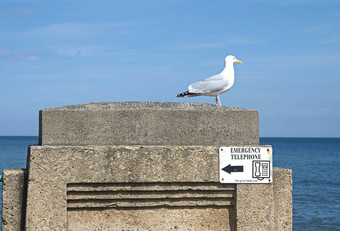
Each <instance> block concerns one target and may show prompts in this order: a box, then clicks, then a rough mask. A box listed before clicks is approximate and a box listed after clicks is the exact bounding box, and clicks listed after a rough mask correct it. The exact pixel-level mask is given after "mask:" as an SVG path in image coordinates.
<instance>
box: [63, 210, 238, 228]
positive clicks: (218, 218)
mask: <svg viewBox="0 0 340 231" xmlns="http://www.w3.org/2000/svg"><path fill="white" fill-rule="evenodd" d="M68 213H69V220H70V221H71V223H69V225H68V229H67V230H68V231H93V230H148V231H150V230H152V231H160V230H161V231H167V230H169V231H170V230H187V231H188V230H192V231H197V230H204V231H205V230H211V231H227V230H235V227H230V225H232V224H234V222H233V220H235V218H234V217H232V218H230V217H231V215H230V212H229V210H228V209H216V208H204V209H200V208H196V209H177V210H174V209H163V208H160V209H136V210H104V211H91V210H90V211H88V210H84V211H71V212H68ZM93 221H96V222H93Z"/></svg>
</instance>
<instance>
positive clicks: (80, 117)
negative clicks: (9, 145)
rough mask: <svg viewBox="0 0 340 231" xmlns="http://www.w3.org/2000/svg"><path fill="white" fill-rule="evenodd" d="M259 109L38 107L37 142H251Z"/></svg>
mask: <svg viewBox="0 0 340 231" xmlns="http://www.w3.org/2000/svg"><path fill="white" fill-rule="evenodd" d="M258 142H259V137H258V112H257V111H256V110H245V109H237V108H230V107H217V106H215V105H211V104H203V103H157V102H119V103H90V104H82V105H75V106H68V107H60V108H51V109H46V110H42V111H40V144H41V145H218V146H226V145H254V144H258Z"/></svg>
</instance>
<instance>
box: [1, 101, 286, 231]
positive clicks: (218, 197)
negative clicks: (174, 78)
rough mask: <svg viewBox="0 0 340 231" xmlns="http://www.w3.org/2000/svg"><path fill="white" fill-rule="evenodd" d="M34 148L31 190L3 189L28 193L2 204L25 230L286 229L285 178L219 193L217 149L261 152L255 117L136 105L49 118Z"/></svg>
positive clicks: (203, 107)
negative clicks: (253, 148) (11, 208)
mask: <svg viewBox="0 0 340 231" xmlns="http://www.w3.org/2000/svg"><path fill="white" fill-rule="evenodd" d="M40 144H41V145H40V146H31V147H30V148H29V155H28V166H27V171H28V177H27V188H26V187H25V186H24V184H21V186H20V187H18V186H16V185H18V184H17V182H19V181H18V180H13V182H12V181H7V183H6V184H4V190H10V188H13V190H16V191H17V192H19V191H20V190H19V188H21V191H20V192H21V193H22V192H26V191H27V202H25V200H24V199H22V200H20V198H22V197H20V196H19V197H20V198H17V197H15V198H14V197H13V198H11V197H10V196H8V197H6V198H4V200H6V201H7V202H9V203H11V204H12V205H13V206H16V207H17V208H19V210H21V218H25V229H26V230H291V229H292V197H291V191H292V181H291V171H290V170H287V169H278V168H275V169H274V178H273V183H272V184H256V185H254V184H238V185H235V184H221V183H219V176H218V174H219V160H218V156H219V154H218V150H219V147H220V146H230V145H258V113H257V111H254V110H244V109H233V108H227V107H216V106H212V105H208V104H174V103H136V102H129V103H94V104H85V105H76V106H69V107H62V108H54V109H47V110H42V111H41V112H40ZM274 152H275V150H274ZM19 175H20V174H19ZM6 177H8V179H9V177H10V174H5V173H4V180H5V178H6ZM23 179H24V178H23ZM10 182H12V183H10ZM15 188H16V189H15ZM7 195H9V194H7ZM24 206H27V208H26V215H25V213H24V212H25V209H24ZM4 212H5V213H3V217H6V216H9V213H10V211H9V210H6V211H4ZM20 220H22V219H20ZM12 223H13V224H14V223H16V222H12ZM16 224H18V225H19V226H20V225H22V222H21V223H20V224H19V223H16ZM13 227H14V226H13ZM6 230H17V229H15V228H9V227H7V228H6V227H5V228H4V229H3V231H6Z"/></svg>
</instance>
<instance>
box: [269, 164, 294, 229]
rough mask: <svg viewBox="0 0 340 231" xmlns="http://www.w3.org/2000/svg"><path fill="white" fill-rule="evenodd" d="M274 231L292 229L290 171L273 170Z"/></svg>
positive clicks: (291, 182) (282, 169) (291, 181)
mask: <svg viewBox="0 0 340 231" xmlns="http://www.w3.org/2000/svg"><path fill="white" fill-rule="evenodd" d="M273 177H274V181H275V182H274V188H273V191H274V201H275V230H292V229H293V223H292V221H293V198H292V191H293V180H292V179H293V178H292V170H290V169H284V168H275V169H274V176H273Z"/></svg>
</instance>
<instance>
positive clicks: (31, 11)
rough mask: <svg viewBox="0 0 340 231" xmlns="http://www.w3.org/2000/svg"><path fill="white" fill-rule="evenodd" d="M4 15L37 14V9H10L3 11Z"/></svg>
mask: <svg viewBox="0 0 340 231" xmlns="http://www.w3.org/2000/svg"><path fill="white" fill-rule="evenodd" d="M1 13H3V14H35V13H37V10H36V9H33V8H9V9H4V10H2V11H1Z"/></svg>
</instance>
